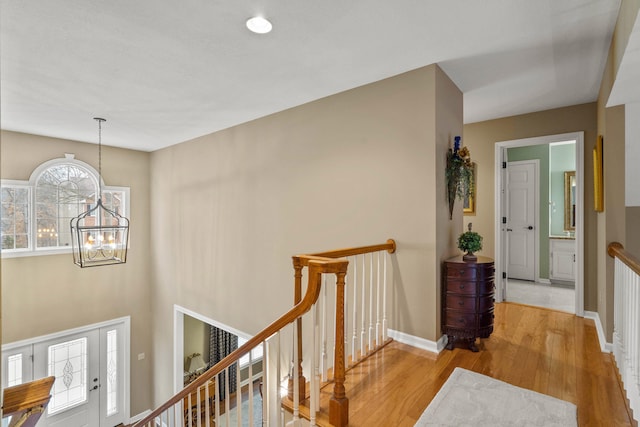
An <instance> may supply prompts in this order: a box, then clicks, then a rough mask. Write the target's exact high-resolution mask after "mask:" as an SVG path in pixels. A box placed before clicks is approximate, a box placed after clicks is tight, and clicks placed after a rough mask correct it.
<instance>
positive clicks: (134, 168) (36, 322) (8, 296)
mask: <svg viewBox="0 0 640 427" xmlns="http://www.w3.org/2000/svg"><path fill="white" fill-rule="evenodd" d="M64 153H74V154H75V155H76V159H77V160H81V161H84V162H86V163H89V164H90V165H92V166H93V167H95V168H96V169H97V167H98V165H97V157H98V151H97V146H96V145H95V144H86V143H80V142H74V141H66V140H60V139H54V138H46V137H40V136H34V135H26V134H21V133H15V132H7V131H2V134H1V139H0V157H1V163H0V170H1V171H2V178H3V179H17V180H28V179H29V176H30V175H31V172H32V171H33V170H34V169H35V168H36V167H37V166H39V165H40V164H42V163H43V162H45V161H47V160H51V159H54V158H59V157H63V156H64ZM103 178H104V181H105V182H106V184H107V185H114V186H128V187H130V188H131V214H130V220H131V224H130V226H131V233H130V238H131V242H130V244H131V248H130V250H129V257H128V260H127V263H126V264H124V265H118V266H111V267H99V268H86V269H81V268H79V267H77V266H76V265H75V264H73V260H72V257H71V254H70V253H69V254H67V255H48V256H32V257H22V258H12V259H2V332H3V336H2V339H3V341H2V342H3V343H10V342H14V341H18V340H22V339H27V338H33V337H37V336H40V335H45V334H50V333H53V332H58V331H62V330H66V329H70V328H75V327H80V326H84V325H88V324H92V323H97V322H102V321H105V320H110V319H114V318H118V317H122V316H131V413H132V414H137V413H139V412H140V411H142V410H144V409H146V408H148V407H149V406H150V405H151V396H150V394H149V392H148V390H150V389H151V386H152V381H151V380H152V379H151V376H150V375H151V364H152V349H151V335H150V333H149V331H150V330H151V325H150V311H151V304H150V281H149V261H148V260H149V258H148V254H149V240H150V239H149V225H148V224H149V222H148V218H149V184H150V183H149V154H148V153H143V152H139V151H131V150H124V149H117V148H112V147H103ZM139 353H145V354H146V359H144V360H141V361H138V358H137V355H138V354H139Z"/></svg>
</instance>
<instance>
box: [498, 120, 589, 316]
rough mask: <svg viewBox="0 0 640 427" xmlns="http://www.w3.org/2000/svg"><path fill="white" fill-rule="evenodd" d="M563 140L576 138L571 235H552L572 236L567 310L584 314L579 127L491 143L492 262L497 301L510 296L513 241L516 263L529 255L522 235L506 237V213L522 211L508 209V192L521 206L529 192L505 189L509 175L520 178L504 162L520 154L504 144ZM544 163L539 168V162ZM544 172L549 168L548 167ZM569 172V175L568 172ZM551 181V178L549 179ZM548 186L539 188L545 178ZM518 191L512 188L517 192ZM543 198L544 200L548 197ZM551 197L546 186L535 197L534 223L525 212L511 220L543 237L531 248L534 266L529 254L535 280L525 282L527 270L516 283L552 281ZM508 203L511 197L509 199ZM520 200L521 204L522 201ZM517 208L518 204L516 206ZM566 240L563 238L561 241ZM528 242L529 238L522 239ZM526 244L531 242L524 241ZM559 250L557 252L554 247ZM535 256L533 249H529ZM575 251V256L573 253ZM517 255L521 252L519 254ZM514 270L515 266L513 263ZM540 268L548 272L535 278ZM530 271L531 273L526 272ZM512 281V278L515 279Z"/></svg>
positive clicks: (508, 230)
mask: <svg viewBox="0 0 640 427" xmlns="http://www.w3.org/2000/svg"><path fill="white" fill-rule="evenodd" d="M568 141H572V142H575V150H574V154H573V157H574V158H573V159H572V160H573V161H574V163H573V164H574V165H575V174H574V176H575V177H574V178H573V179H572V183H573V185H574V187H573V188H572V193H571V194H572V197H573V199H572V203H573V206H572V209H571V224H572V230H571V232H570V234H571V236H569V235H566V236H565V235H563V236H555V238H557V239H566V240H569V239H571V240H572V242H574V244H573V245H571V246H572V248H574V249H573V250H574V253H573V255H572V256H571V260H572V261H573V259H575V262H574V263H572V270H573V271H575V281H574V284H575V291H574V292H573V295H572V300H573V301H572V306H573V307H572V308H575V310H571V311H572V312H575V313H576V314H577V315H579V316H583V315H584V277H583V276H584V273H583V271H584V269H583V265H584V248H583V246H584V243H583V242H584V134H583V132H574V133H568V134H561V135H551V136H544V137H536V138H526V139H519V140H512V141H503V142H498V143H496V145H495V185H496V188H495V195H496V196H495V212H496V218H495V258H496V259H495V263H496V301H504V300H507V301H508V300H510V298H509V283H510V280H511V281H514V279H515V277H513V278H512V279H509V277H510V276H511V274H512V271H511V269H513V268H514V265H513V264H514V263H513V262H512V263H510V261H511V260H510V254H512V253H514V251H513V249H514V248H513V245H519V246H516V248H519V250H518V251H515V258H514V261H516V262H515V264H517V263H521V264H522V263H526V262H531V261H530V259H529V261H526V262H525V261H524V256H523V253H525V252H528V249H527V251H524V250H521V249H522V248H523V246H522V245H524V244H525V243H527V242H526V239H520V240H519V239H515V242H514V239H513V237H511V235H513V234H514V230H515V229H514V226H515V225H514V226H512V224H510V222H509V221H510V218H509V216H511V217H512V218H514V219H516V218H515V217H516V216H518V215H520V216H521V218H520V219H522V215H524V213H523V212H520V213H519V212H518V211H517V210H516V211H515V212H511V213H509V212H510V210H513V208H514V206H509V203H510V200H509V199H510V196H511V199H512V200H511V202H513V199H515V200H520V202H519V203H520V204H521V205H522V206H524V205H525V202H524V201H523V200H524V199H523V198H525V197H529V196H528V195H526V191H524V192H523V191H520V192H513V194H510V190H509V189H508V187H507V185H508V182H509V179H510V178H518V179H519V178H522V177H521V176H520V175H521V174H520V175H519V176H517V177H515V176H510V172H509V168H508V167H507V166H508V163H510V162H511V161H512V160H523V159H513V158H509V156H508V155H507V153H508V150H510V149H514V148H523V147H532V148H539V149H547V150H548V147H549V146H550V145H551V144H557V145H560V144H562V143H566V142H568ZM540 169H543V168H540ZM544 173H545V171H542V170H540V171H539V174H538V179H539V178H540V176H542V175H543V174H544ZM546 173H547V174H548V169H547V172H546ZM572 176H573V175H572ZM549 181H550V180H549ZM546 185H547V187H545V188H542V189H543V190H545V189H548V188H549V183H548V182H547V183H546ZM544 186H545V184H542V185H541V187H544ZM540 192H541V191H537V192H536V193H537V194H540ZM516 193H517V194H516ZM547 198H548V200H547ZM553 203H555V202H554V200H553V199H552V197H551V195H550V192H548V193H546V194H545V195H544V197H540V199H539V209H538V210H534V212H535V213H537V214H538V217H537V219H535V220H534V223H533V224H532V223H531V219H530V218H527V221H526V222H529V223H528V224H524V223H523V224H516V225H517V227H522V231H523V232H524V230H525V229H526V232H529V231H534V235H535V231H536V230H537V231H538V233H537V234H538V236H540V235H543V236H542V237H543V238H544V240H543V239H540V242H539V247H538V248H537V250H536V249H534V254H536V255H537V257H538V262H537V264H538V265H537V266H536V260H535V258H534V260H533V264H534V271H535V275H534V280H533V281H532V282H530V278H531V276H530V275H529V276H526V277H527V278H526V279H525V281H523V282H522V283H521V284H541V285H547V288H548V287H549V286H548V285H550V284H554V285H555V284H556V281H555V280H550V279H551V277H552V275H551V271H552V270H551V269H552V268H553V267H551V266H552V265H553V263H554V260H553V259H552V256H553V254H552V252H551V251H550V249H549V247H550V245H551V243H552V242H551V240H552V239H551V237H554V236H551V234H550V233H551V228H552V226H551V222H552V218H551V217H550V216H549V215H548V214H547V215H545V214H544V212H545V211H546V212H548V211H549V210H550V209H553ZM512 204H513V203H512ZM522 206H521V207H522ZM556 208H557V209H558V210H560V209H561V208H560V207H556ZM521 210H522V209H521ZM529 227H533V230H529ZM565 243H566V242H565ZM527 244H528V243H527ZM558 247H559V248H560V247H561V246H560V245H558ZM529 248H530V247H529ZM558 253H560V252H558ZM534 256H535V255H534ZM574 256H575V258H574ZM518 257H520V258H519V259H518ZM564 259H567V258H566V257H564ZM540 264H542V267H540ZM516 270H517V269H516ZM543 270H544V271H545V272H549V276H548V277H549V278H546V277H545V276H546V274H545V273H543V274H542V276H543V277H542V278H540V276H541V274H540V273H541V272H542V271H543ZM513 273H514V275H515V276H516V277H517V276H518V275H519V273H518V272H517V271H514V272H513ZM529 274H530V273H529ZM514 283H515V281H514ZM515 286H516V285H515V284H513V283H512V287H513V288H514V289H515ZM539 289H540V290H542V288H539ZM548 290H549V289H545V291H548ZM531 304H532V305H536V303H531Z"/></svg>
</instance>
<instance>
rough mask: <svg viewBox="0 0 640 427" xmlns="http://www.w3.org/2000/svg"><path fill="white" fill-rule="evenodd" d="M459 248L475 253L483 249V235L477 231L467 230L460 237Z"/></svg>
mask: <svg viewBox="0 0 640 427" xmlns="http://www.w3.org/2000/svg"><path fill="white" fill-rule="evenodd" d="M458 249H460V250H461V251H464V252H469V253H474V252H478V251H479V250H480V249H482V236H481V235H479V234H478V233H476V232H475V231H465V232H464V233H462V234H461V235H460V237H458Z"/></svg>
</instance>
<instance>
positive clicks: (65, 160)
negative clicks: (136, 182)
mask: <svg viewBox="0 0 640 427" xmlns="http://www.w3.org/2000/svg"><path fill="white" fill-rule="evenodd" d="M62 165H74V166H78V167H81V168H83V169H85V170H87V172H89V173H90V174H91V175H93V178H94V179H95V182H96V183H98V182H100V183H101V184H102V192H103V193H108V192H121V193H122V194H123V195H124V198H123V209H122V212H120V215H122V216H124V217H128V216H129V212H130V211H131V208H130V204H129V203H130V188H129V187H121V186H107V185H105V184H104V181H103V180H102V177H101V176H100V174H99V173H98V171H97V170H96V169H95V168H94V167H93V166H91V165H90V164H88V163H85V162H83V161H80V160H76V159H74V158H73V155H72V154H65V157H60V158H56V159H52V160H48V161H46V162H44V163H42V164H41V165H39V166H38V167H36V168H35V169H34V170H33V172H32V173H31V176H30V177H29V180H28V181H20V180H11V179H2V180H0V186H2V187H5V186H7V187H13V188H15V187H23V188H25V187H26V188H28V189H29V196H28V197H29V248H28V249H3V250H0V256H1V257H2V258H19V257H27V256H40V255H60V254H71V252H72V251H73V248H72V247H71V246H68V247H55V248H36V235H37V221H36V217H35V213H36V200H35V198H36V183H37V182H38V179H39V178H40V176H41V175H42V174H43V173H44V172H45V171H46V170H47V169H49V168H51V167H55V166H62Z"/></svg>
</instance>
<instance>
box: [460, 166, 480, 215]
mask: <svg viewBox="0 0 640 427" xmlns="http://www.w3.org/2000/svg"><path fill="white" fill-rule="evenodd" d="M476 169H477V166H476V163H475V162H474V163H473V188H472V189H471V193H470V195H469V197H465V198H464V200H463V201H462V212H463V214H464V215H475V214H476V188H478V186H477V180H476Z"/></svg>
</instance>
